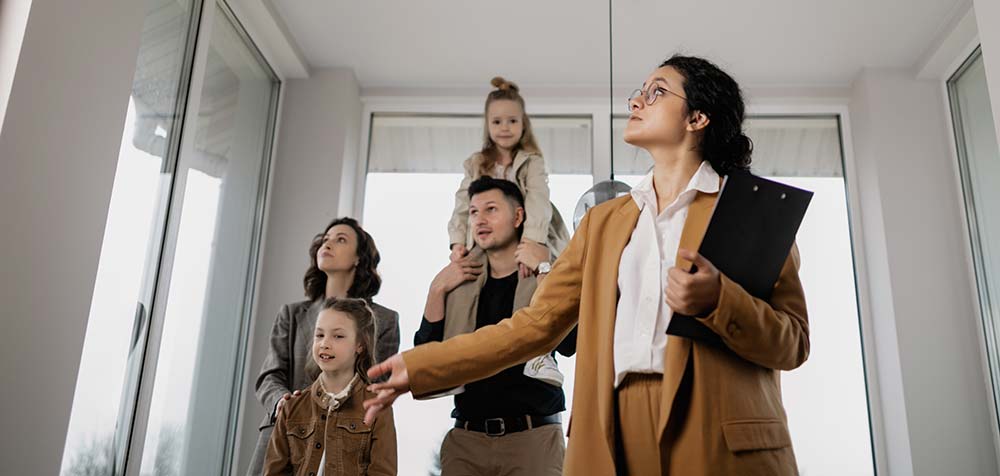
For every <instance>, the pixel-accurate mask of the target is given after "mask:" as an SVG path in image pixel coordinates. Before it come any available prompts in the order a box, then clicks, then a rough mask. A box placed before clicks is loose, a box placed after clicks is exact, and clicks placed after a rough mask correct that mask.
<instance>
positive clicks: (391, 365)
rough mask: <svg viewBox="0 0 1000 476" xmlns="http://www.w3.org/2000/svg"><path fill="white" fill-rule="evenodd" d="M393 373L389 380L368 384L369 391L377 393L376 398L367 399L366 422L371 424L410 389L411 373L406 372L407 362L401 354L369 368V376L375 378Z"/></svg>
mask: <svg viewBox="0 0 1000 476" xmlns="http://www.w3.org/2000/svg"><path fill="white" fill-rule="evenodd" d="M390 373H391V374H392V377H390V378H389V380H387V381H385V382H382V383H375V384H372V385H369V386H368V391H370V392H374V393H375V394H376V396H375V398H372V399H370V400H365V401H364V403H363V405H364V407H365V424H366V425H371V424H372V422H373V421H375V415H378V413H379V412H380V411H382V410H383V409H385V408H386V407H388V406H391V405H392V402H395V401H396V398H398V397H399V396H400V395H402V394H404V393H406V392H409V391H410V375H409V374H408V373H407V372H406V362H404V361H403V356H402V355H401V354H396V355H394V356H392V357H389V358H388V359H386V360H385V361H384V362H381V363H379V364H377V365H375V366H374V367H372V368H370V369H368V378H369V379H371V380H375V379H377V378H379V377H381V376H383V375H386V374H390Z"/></svg>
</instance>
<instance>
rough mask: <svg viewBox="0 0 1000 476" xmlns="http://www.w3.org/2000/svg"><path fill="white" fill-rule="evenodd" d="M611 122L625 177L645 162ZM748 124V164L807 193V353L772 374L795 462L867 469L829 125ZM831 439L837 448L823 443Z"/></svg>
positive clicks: (836, 146)
mask: <svg viewBox="0 0 1000 476" xmlns="http://www.w3.org/2000/svg"><path fill="white" fill-rule="evenodd" d="M618 121H619V119H616V123H615V133H616V142H615V144H616V149H615V169H616V170H625V171H627V172H629V174H623V175H617V174H616V175H615V179H616V180H620V181H622V182H625V183H627V184H629V185H631V186H635V185H636V184H638V183H639V181H640V180H642V178H643V176H644V173H645V171H646V170H647V169H648V168H649V167H652V158H650V157H649V155H648V154H647V153H646V152H645V151H642V150H638V149H635V148H634V147H631V146H629V145H628V144H625V142H624V140H623V139H622V132H623V131H624V119H621V121H622V122H621V123H620V124H619V123H618ZM748 124H749V125H748V127H747V133H748V135H749V136H750V138H751V139H752V140H753V141H754V153H753V167H752V168H753V170H754V172H755V173H758V174H761V175H765V176H768V177H769V178H771V179H773V180H777V181H779V182H783V183H787V184H789V185H792V186H795V187H800V188H804V189H806V190H810V191H813V192H814V193H815V195H814V196H813V199H812V202H811V203H810V204H809V210H808V211H807V212H806V216H805V218H804V219H803V221H802V225H801V227H800V228H799V233H798V235H797V237H796V243H797V245H798V247H799V253H800V256H801V262H802V267H801V268H800V269H799V278H800V279H801V280H802V287H803V289H804V290H805V294H806V306H807V310H808V313H809V340H810V347H811V349H810V353H809V360H807V361H806V363H805V364H803V365H802V367H800V368H798V369H796V370H794V371H791V372H782V374H781V377H782V378H781V382H782V389H781V391H782V397H783V400H784V404H785V411H786V413H787V415H788V426H789V431H790V432H791V435H792V444H793V447H794V448H795V456H796V458H797V460H798V465H799V471H800V472H801V473H802V474H808V475H810V476H816V475H819V476H826V475H828V476H839V475H843V474H850V475H866V474H869V475H870V474H874V471H875V470H874V457H873V453H872V447H871V427H870V419H869V415H868V399H867V388H866V386H865V373H864V362H863V361H862V351H861V333H860V327H859V326H860V321H859V318H858V316H859V314H858V307H857V302H858V301H857V285H856V282H855V276H854V255H853V251H852V248H851V234H850V226H849V222H848V215H847V197H846V195H845V191H844V190H845V189H844V187H845V184H844V179H843V172H842V166H841V162H840V138H839V137H840V130H839V125H838V123H837V120H836V119H832V118H822V117H820V118H808V117H801V118H791V119H790V118H766V117H758V118H753V119H750V120H748ZM831 133H832V134H833V136H832V137H831ZM619 148H620V149H621V150H622V151H624V152H619ZM619 153H625V154H633V156H635V157H636V158H637V159H636V160H634V161H629V160H625V161H623V165H622V167H621V168H619V165H618V164H619V160H618V157H619ZM833 156H835V157H837V159H836V162H833V160H832V157H833ZM639 159H641V160H644V161H645V162H641V161H640V160H639ZM636 172H639V173H636ZM640 173H642V174H643V175H640ZM776 174H781V175H776ZM832 447H835V448H837V451H836V452H831V451H829V448H832Z"/></svg>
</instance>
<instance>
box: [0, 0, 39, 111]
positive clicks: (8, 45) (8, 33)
mask: <svg viewBox="0 0 1000 476" xmlns="http://www.w3.org/2000/svg"><path fill="white" fill-rule="evenodd" d="M30 8H31V0H3V1H2V2H0V127H3V118H4V111H6V110H7V98H8V97H9V96H10V87H11V86H12V85H13V84H14V69H15V68H17V57H18V55H19V54H20V52H21V39H22V38H23V37H24V27H25V25H26V24H27V22H28V9H30Z"/></svg>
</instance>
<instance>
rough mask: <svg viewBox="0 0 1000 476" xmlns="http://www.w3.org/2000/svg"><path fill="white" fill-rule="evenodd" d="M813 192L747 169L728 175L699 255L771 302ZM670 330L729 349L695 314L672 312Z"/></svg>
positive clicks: (744, 287) (747, 288) (758, 296)
mask: <svg viewBox="0 0 1000 476" xmlns="http://www.w3.org/2000/svg"><path fill="white" fill-rule="evenodd" d="M812 196H813V193H812V192H810V191H808V190H802V189H800V188H795V187H792V186H790V185H785V184H783V183H779V182H775V181H773V180H768V179H765V178H761V177H758V176H756V175H753V174H750V173H749V172H746V173H742V172H737V173H732V174H729V175H727V176H726V178H725V179H724V180H723V183H722V190H721V191H720V192H719V199H718V200H717V201H716V203H715V208H714V209H713V210H712V217H711V219H710V220H709V223H708V228H707V229H706V230H705V237H704V239H702V242H701V246H700V247H699V248H698V253H699V254H701V255H702V256H704V257H705V258H706V259H708V260H709V261H711V262H712V264H713V265H715V267H716V268H718V269H719V271H720V272H722V273H723V274H725V275H726V276H727V277H728V278H729V279H731V280H733V281H734V282H736V283H738V284H739V285H740V286H742V287H743V289H745V290H746V291H747V292H748V293H750V294H751V295H752V296H754V297H757V298H760V299H763V300H765V301H767V300H768V299H770V298H771V292H772V291H773V290H774V284H775V283H776V282H777V281H778V276H779V275H780V274H781V268H782V267H783V266H784V264H785V260H786V259H787V258H788V253H789V252H790V251H791V249H792V244H793V243H794V242H795V235H796V233H798V231H799V225H801V224H802V218H803V217H804V216H805V214H806V209H808V208H809V202H810V201H811V200H812ZM692 271H693V270H692ZM667 334H670V335H675V336H680V337H687V338H689V339H692V340H697V341H699V342H703V343H708V344H713V345H717V346H722V347H725V344H724V343H723V341H722V338H721V337H719V335H718V334H716V333H715V332H714V331H712V330H711V329H709V328H708V326H706V325H705V324H702V323H701V322H700V321H698V320H697V319H695V318H693V317H691V316H685V315H681V314H674V315H673V317H671V319H670V324H669V325H668V326H667Z"/></svg>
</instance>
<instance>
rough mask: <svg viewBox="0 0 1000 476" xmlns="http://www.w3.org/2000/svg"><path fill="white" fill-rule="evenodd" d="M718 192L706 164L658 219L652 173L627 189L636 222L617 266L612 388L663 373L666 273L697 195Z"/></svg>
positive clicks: (668, 313) (716, 181) (715, 177)
mask: <svg viewBox="0 0 1000 476" xmlns="http://www.w3.org/2000/svg"><path fill="white" fill-rule="evenodd" d="M718 191H719V174H717V173H716V172H715V169H713V168H712V166H711V165H710V164H709V163H708V162H707V161H702V163H701V167H699V168H698V171H697V172H695V174H694V176H692V177H691V180H690V181H689V182H688V185H687V187H686V188H685V189H684V191H683V192H681V194H680V195H678V196H677V199H676V200H674V202H673V203H671V204H670V205H669V206H667V208H665V209H663V211H662V212H661V213H660V214H659V216H657V214H656V210H657V204H656V192H655V191H654V190H653V173H652V172H650V173H649V174H647V175H646V177H645V178H643V179H642V181H641V182H639V184H638V185H636V186H635V188H633V189H632V192H631V193H632V199H633V200H635V204H636V205H637V206H638V207H639V220H638V222H636V224H635V229H634V230H632V238H631V239H630V240H629V242H628V245H626V246H625V250H624V251H623V252H622V257H621V261H620V262H619V263H618V291H619V293H620V295H619V298H618V311H617V317H616V318H615V341H614V345H615V347H614V356H615V388H617V387H618V385H619V384H620V383H621V382H622V380H623V379H624V378H625V375H626V374H628V373H662V372H663V355H664V351H665V350H666V348H667V324H669V323H670V316H671V315H673V311H672V310H671V309H670V306H667V302H666V299H667V295H666V287H667V271H668V270H669V269H670V268H671V267H673V266H674V263H675V261H676V258H677V247H678V245H679V244H680V239H681V232H682V231H683V230H684V221H685V220H687V213H688V205H690V204H691V201H692V200H694V197H695V195H697V194H698V192H705V193H715V192H718Z"/></svg>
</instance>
